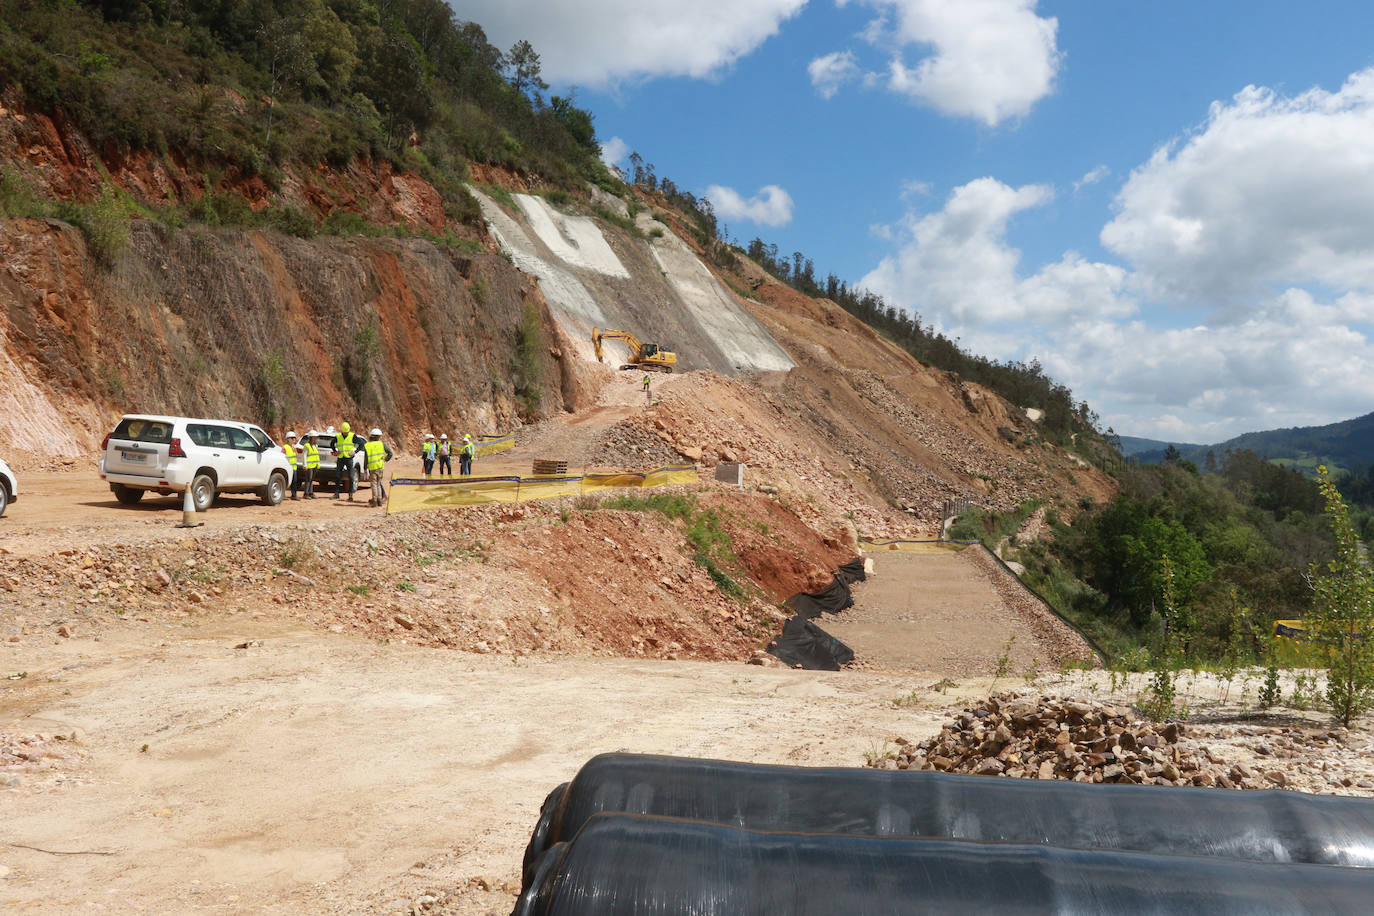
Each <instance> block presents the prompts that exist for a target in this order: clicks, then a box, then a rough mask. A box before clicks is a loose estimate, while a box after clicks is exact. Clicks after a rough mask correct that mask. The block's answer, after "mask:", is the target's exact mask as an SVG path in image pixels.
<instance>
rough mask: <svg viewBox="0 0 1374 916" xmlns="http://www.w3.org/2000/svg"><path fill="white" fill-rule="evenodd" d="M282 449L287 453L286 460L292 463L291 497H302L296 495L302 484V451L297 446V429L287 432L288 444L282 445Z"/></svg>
mask: <svg viewBox="0 0 1374 916" xmlns="http://www.w3.org/2000/svg"><path fill="white" fill-rule="evenodd" d="M281 450H282V451H283V452H285V453H286V461H287V463H288V464H290V465H291V498H292V499H300V497H299V496H297V495H296V488H297V487H298V486H300V482H301V469H300V460H301V452H300V449H299V448H297V447H296V431H295V430H294V429H293V430H291V431H290V432H288V433H287V434H286V444H285V445H283V446H282V447H281Z"/></svg>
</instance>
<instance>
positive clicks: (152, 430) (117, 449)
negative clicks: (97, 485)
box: [105, 417, 173, 477]
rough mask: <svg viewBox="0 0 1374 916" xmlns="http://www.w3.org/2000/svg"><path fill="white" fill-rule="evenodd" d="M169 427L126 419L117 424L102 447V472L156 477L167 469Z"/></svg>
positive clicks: (160, 421)
mask: <svg viewBox="0 0 1374 916" xmlns="http://www.w3.org/2000/svg"><path fill="white" fill-rule="evenodd" d="M172 433H173V426H172V423H171V422H169V421H167V420H144V419H141V418H139V417H125V418H124V419H122V420H120V421H119V425H118V426H116V427H115V429H114V432H112V433H110V441H109V442H108V443H106V446H105V472H106V473H107V474H129V475H134V476H139V477H159V476H161V474H162V472H163V470H164V469H166V467H167V452H168V450H169V448H170V446H171V444H172Z"/></svg>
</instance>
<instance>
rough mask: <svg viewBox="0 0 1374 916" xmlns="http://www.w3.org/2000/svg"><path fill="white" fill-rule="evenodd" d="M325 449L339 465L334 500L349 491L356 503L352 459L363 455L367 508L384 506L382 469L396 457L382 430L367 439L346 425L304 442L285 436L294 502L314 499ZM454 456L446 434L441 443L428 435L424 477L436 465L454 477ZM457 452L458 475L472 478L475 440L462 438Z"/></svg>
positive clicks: (308, 435) (292, 433)
mask: <svg viewBox="0 0 1374 916" xmlns="http://www.w3.org/2000/svg"><path fill="white" fill-rule="evenodd" d="M322 436H323V437H326V438H328V439H329V442H328V443H326V444H324V445H321V443H320V441H319V440H320V437H322ZM322 449H324V450H326V451H328V453H329V454H330V456H331V457H333V458H334V460H335V462H336V470H337V474H338V476H337V477H336V478H335V484H334V498H335V499H339V498H340V497H341V496H342V495H343V493H344V491H345V490H347V492H348V500H349V502H352V501H353V498H354V494H356V493H357V492H358V478H357V476H355V474H354V464H353V456H354V455H356V454H358V453H359V452H362V453H363V455H364V457H365V464H366V468H365V472H366V474H367V479H368V481H369V482H370V483H371V485H372V495H371V498H370V499H369V500H368V504H369V505H372V506H381V505H384V504H385V502H386V488H385V486H384V485H383V483H382V478H383V474H382V469H383V468H384V467H385V466H386V463H387V462H388V461H390V460H391V459H392V458H393V457H395V456H394V455H393V454H392V451H391V448H390V447H389V446H387V444H386V443H385V442H383V441H382V431H381V430H380V429H376V428H374V429H373V430H372V431H371V432H370V433H368V436H367V438H366V439H364V438H363V437H362V436H360V435H358V434H356V433H354V432H353V429H352V427H350V426H349V425H348V423H347V422H344V423H340V424H339V429H338V430H337V431H335V429H334V427H332V426H331V427H329V428H328V429H326V430H325V431H324V432H320V431H318V430H314V429H312V430H310V431H309V432H307V433H306V434H305V438H304V439H300V438H298V437H297V436H296V431H295V430H291V431H289V432H288V433H287V434H286V444H285V445H283V446H282V451H284V452H285V453H286V460H287V461H289V462H290V464H291V498H292V499H302V498H303V499H314V498H315V474H316V472H317V471H318V470H319V469H320V453H321V450H322ZM453 452H454V449H453V446H452V444H451V443H450V442H449V439H448V434H447V433H445V434H443V435H441V436H439V438H438V439H435V438H434V436H433V435H431V434H430V433H425V438H424V444H423V445H421V446H420V460H421V461H422V462H423V464H424V471H425V476H426V477H429V476H431V475H432V474H433V473H434V465H435V462H438V464H439V473H440V475H444V476H447V475H451V474H452V473H453V457H452V456H453ZM457 452H458V468H459V470H458V473H459V474H460V475H462V476H464V477H466V476H470V475H471V474H472V459H473V457H474V456H475V455H476V454H477V447H476V446H475V445H474V444H473V442H472V436H464V437H463V444H462V445H460V446H459V447H458V449H457ZM298 494H302V495H298Z"/></svg>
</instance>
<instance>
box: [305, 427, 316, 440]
mask: <svg viewBox="0 0 1374 916" xmlns="http://www.w3.org/2000/svg"><path fill="white" fill-rule="evenodd" d="M318 435H319V433H318V432H317V431H315V430H313V429H312V430H311V431H310V432H308V433H306V434H305V437H306V438H307V439H309V438H310V437H311V436H318Z"/></svg>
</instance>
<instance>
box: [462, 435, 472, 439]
mask: <svg viewBox="0 0 1374 916" xmlns="http://www.w3.org/2000/svg"><path fill="white" fill-rule="evenodd" d="M463 438H464V439H471V438H472V437H471V436H464V437H463Z"/></svg>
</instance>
